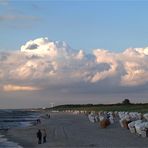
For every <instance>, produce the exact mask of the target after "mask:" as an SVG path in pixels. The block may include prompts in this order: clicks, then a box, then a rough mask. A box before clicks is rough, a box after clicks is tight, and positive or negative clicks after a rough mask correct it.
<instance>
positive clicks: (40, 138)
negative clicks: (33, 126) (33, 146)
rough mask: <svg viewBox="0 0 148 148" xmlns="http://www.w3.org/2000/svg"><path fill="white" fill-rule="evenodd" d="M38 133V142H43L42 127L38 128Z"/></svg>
mask: <svg viewBox="0 0 148 148" xmlns="http://www.w3.org/2000/svg"><path fill="white" fill-rule="evenodd" d="M36 135H37V138H38V144H41V143H42V133H41V130H40V129H39V130H38V132H37V133H36Z"/></svg>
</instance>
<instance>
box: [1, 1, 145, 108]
mask: <svg viewBox="0 0 148 148" xmlns="http://www.w3.org/2000/svg"><path fill="white" fill-rule="evenodd" d="M46 37H47V38H46ZM61 41H65V42H61ZM68 44H69V45H70V47H71V48H70V47H69V45H68ZM138 47H141V48H138ZM3 51H7V52H3ZM9 51H10V52H9ZM12 51H14V52H12ZM15 51H17V52H15ZM147 63H148V2H146V1H134V0H133V1H132V0H131V1H128V0H126V1H121V0H120V1H99V0H98V1H97V0H96V1H89V0H87V1H84V0H83V1H79V0H75V1H66V0H65V1H62V0H59V1H56V0H55V1H47V0H46V1H45V0H42V1H41V0H38V1H36V0H32V1H31V0H28V1H27V0H21V1H19V0H18V1H13V0H0V82H1V83H0V94H1V95H0V108H23V107H25V108H26V107H43V106H47V107H48V106H49V104H50V103H51V102H54V103H55V104H56V105H59V104H69V103H76V104H77V103H82V104H85V103H119V102H121V101H123V99H125V98H129V99H130V100H131V101H132V102H148V92H147V90H148V64H147ZM26 96H27V98H26ZM28 96H29V97H28Z"/></svg>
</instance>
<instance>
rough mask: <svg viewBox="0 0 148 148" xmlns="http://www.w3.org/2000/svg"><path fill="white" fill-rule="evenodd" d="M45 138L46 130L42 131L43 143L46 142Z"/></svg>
mask: <svg viewBox="0 0 148 148" xmlns="http://www.w3.org/2000/svg"><path fill="white" fill-rule="evenodd" d="M46 137H47V134H46V129H43V143H45V142H46Z"/></svg>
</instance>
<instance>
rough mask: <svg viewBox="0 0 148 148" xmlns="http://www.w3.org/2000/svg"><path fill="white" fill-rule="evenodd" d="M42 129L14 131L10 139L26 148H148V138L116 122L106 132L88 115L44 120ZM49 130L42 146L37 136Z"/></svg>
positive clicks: (64, 116)
mask: <svg viewBox="0 0 148 148" xmlns="http://www.w3.org/2000/svg"><path fill="white" fill-rule="evenodd" d="M41 120H42V123H41V125H37V126H32V127H27V128H19V129H10V130H9V131H8V132H7V133H5V135H6V137H8V139H10V140H12V141H15V142H17V143H19V144H20V145H22V146H23V147H24V148H64V147H66V148H87V147H93V148H95V147H96V148H98V147H99V148H147V147H148V137H146V138H142V137H140V136H138V135H136V134H131V133H130V132H129V130H127V129H123V128H121V127H120V125H119V122H118V121H116V122H115V123H114V124H112V125H110V126H109V127H108V128H106V129H102V128H100V127H99V125H98V123H90V122H89V120H88V118H87V117H86V116H85V115H73V114H70V113H53V114H51V118H50V119H41ZM43 128H45V129H46V131H47V143H43V144H38V143H37V137H36V132H37V131H38V129H43Z"/></svg>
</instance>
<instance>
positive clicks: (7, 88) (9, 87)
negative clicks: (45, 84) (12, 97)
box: [3, 84, 40, 91]
mask: <svg viewBox="0 0 148 148" xmlns="http://www.w3.org/2000/svg"><path fill="white" fill-rule="evenodd" d="M39 89H40V88H37V87H33V86H20V85H12V84H7V85H4V86H3V90H4V91H35V90H39Z"/></svg>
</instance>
